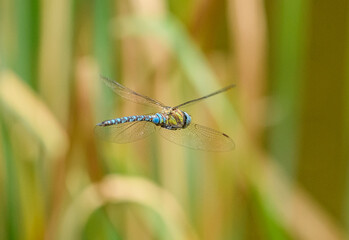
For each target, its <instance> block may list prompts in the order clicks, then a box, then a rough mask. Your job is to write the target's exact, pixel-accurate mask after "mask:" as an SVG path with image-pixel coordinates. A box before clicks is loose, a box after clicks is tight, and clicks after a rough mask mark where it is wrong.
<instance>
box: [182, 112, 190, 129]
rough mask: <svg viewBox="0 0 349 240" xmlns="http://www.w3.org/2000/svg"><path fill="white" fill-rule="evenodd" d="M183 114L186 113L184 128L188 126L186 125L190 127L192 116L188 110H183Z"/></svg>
mask: <svg viewBox="0 0 349 240" xmlns="http://www.w3.org/2000/svg"><path fill="white" fill-rule="evenodd" d="M183 114H184V119H183V120H184V125H183V128H186V127H188V126H189V124H190V123H191V117H190V115H189V114H188V113H186V112H183Z"/></svg>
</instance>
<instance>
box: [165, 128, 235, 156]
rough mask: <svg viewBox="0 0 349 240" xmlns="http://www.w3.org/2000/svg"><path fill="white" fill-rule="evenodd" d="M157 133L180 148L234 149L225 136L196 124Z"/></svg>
mask: <svg viewBox="0 0 349 240" xmlns="http://www.w3.org/2000/svg"><path fill="white" fill-rule="evenodd" d="M159 133H160V135H161V136H162V137H164V138H165V139H167V140H169V141H171V142H173V143H176V144H178V145H181V146H185V147H189V148H192V149H198V150H204V151H214V152H215V151H230V150H232V149H234V146H235V144H234V142H233V140H232V139H231V138H230V137H229V136H228V135H226V134H224V133H222V132H218V131H216V130H214V129H212V128H208V127H204V126H202V125H198V124H193V123H192V124H190V125H189V126H188V127H187V128H184V129H180V130H175V131H171V130H167V129H163V128H161V129H160V130H159Z"/></svg>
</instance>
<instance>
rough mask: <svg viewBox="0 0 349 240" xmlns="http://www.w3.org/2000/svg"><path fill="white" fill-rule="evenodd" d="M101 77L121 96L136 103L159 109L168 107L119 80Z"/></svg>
mask: <svg viewBox="0 0 349 240" xmlns="http://www.w3.org/2000/svg"><path fill="white" fill-rule="evenodd" d="M101 79H102V80H103V81H104V83H105V84H106V85H107V86H108V87H110V88H111V89H112V90H113V91H114V92H115V93H116V94H118V95H120V96H121V97H123V98H125V99H127V100H129V101H131V102H135V103H139V104H143V105H147V106H151V107H156V108H158V109H161V110H162V109H164V108H167V106H165V104H163V103H161V102H159V101H157V100H155V99H152V98H150V97H147V96H144V95H142V94H140V93H137V92H135V91H133V90H131V89H129V88H127V87H125V86H123V85H121V84H120V83H118V82H115V81H113V80H111V79H109V78H106V77H103V76H101Z"/></svg>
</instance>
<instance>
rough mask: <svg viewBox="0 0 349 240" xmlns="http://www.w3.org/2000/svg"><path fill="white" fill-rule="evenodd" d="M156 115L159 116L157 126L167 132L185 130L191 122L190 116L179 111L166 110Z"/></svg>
mask: <svg viewBox="0 0 349 240" xmlns="http://www.w3.org/2000/svg"><path fill="white" fill-rule="evenodd" d="M158 115H160V116H161V117H160V122H159V124H158V125H159V126H161V127H163V128H166V129H169V130H178V129H183V128H186V127H188V126H189V124H190V122H191V117H190V115H189V114H188V113H186V112H183V111H181V110H179V109H166V110H165V111H163V112H162V113H161V114H158Z"/></svg>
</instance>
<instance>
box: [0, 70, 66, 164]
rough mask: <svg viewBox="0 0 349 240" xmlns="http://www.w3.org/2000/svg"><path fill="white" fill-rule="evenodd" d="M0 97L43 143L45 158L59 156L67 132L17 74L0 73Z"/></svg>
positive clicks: (62, 152)
mask: <svg viewBox="0 0 349 240" xmlns="http://www.w3.org/2000/svg"><path fill="white" fill-rule="evenodd" d="M0 101H1V102H2V103H3V105H4V106H5V108H6V110H8V111H9V112H11V113H13V114H14V115H15V116H17V117H18V118H19V119H20V121H21V122H23V124H24V125H25V126H27V128H28V130H29V131H30V132H31V133H33V134H34V135H35V136H36V137H37V138H38V139H39V141H40V142H41V143H42V145H43V146H44V148H45V150H46V154H47V155H46V156H47V157H48V159H53V160H54V159H60V158H61V157H62V156H64V154H65V153H66V151H67V149H68V143H69V140H68V136H67V134H66V132H65V130H64V129H63V128H62V126H61V125H60V124H59V122H58V121H57V120H56V118H55V117H54V116H53V115H52V113H51V112H50V110H49V109H48V108H47V107H46V106H45V104H44V103H43V102H42V101H41V100H40V99H39V98H38V96H36V95H35V93H34V92H33V91H32V90H31V89H30V88H29V87H28V86H26V85H25V84H24V83H23V82H22V81H21V80H20V79H19V78H18V77H17V76H16V75H14V74H13V73H11V72H3V73H2V74H1V76H0Z"/></svg>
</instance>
